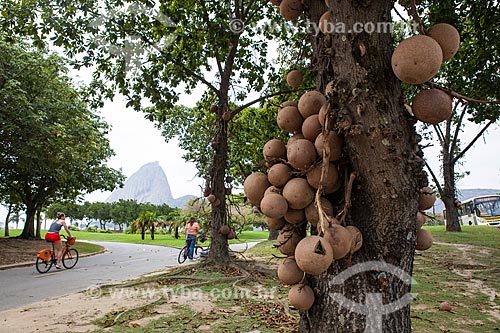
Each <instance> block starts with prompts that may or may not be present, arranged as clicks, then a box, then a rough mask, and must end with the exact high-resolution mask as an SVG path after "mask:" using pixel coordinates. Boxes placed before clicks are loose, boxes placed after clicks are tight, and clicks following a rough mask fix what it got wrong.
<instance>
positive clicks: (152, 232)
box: [150, 224, 155, 240]
mask: <svg viewBox="0 0 500 333" xmlns="http://www.w3.org/2000/svg"><path fill="white" fill-rule="evenodd" d="M150 231H151V239H152V240H155V226H154V224H153V225H152V226H151V228H150Z"/></svg>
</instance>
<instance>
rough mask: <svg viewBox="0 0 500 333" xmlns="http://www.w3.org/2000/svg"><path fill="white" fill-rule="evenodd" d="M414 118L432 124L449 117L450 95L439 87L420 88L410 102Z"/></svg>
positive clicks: (450, 111) (450, 107)
mask: <svg viewBox="0 0 500 333" xmlns="http://www.w3.org/2000/svg"><path fill="white" fill-rule="evenodd" d="M411 108H412V111H413V114H414V115H415V118H417V119H418V120H420V121H422V122H424V123H427V124H432V125H437V124H438V123H440V122H442V121H444V120H446V119H448V118H450V116H451V113H452V100H451V97H450V96H449V95H448V94H447V93H445V92H444V91H442V90H440V89H427V90H422V91H421V92H419V93H418V94H417V96H415V98H414V99H413V102H412V104H411Z"/></svg>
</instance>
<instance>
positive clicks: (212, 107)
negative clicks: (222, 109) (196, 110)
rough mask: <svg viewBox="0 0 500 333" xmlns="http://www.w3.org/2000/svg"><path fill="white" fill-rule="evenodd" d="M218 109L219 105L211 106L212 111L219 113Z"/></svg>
mask: <svg viewBox="0 0 500 333" xmlns="http://www.w3.org/2000/svg"><path fill="white" fill-rule="evenodd" d="M218 109H219V108H218V107H217V105H212V106H210V112H212V113H217V110H218Z"/></svg>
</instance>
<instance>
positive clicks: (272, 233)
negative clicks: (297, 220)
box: [267, 229, 280, 240]
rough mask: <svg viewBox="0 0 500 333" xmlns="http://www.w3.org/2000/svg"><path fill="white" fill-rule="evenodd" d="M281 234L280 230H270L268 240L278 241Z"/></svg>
mask: <svg viewBox="0 0 500 333" xmlns="http://www.w3.org/2000/svg"><path fill="white" fill-rule="evenodd" d="M279 234H280V231H279V230H276V229H269V237H268V238H267V240H276V239H277V238H278V235H279Z"/></svg>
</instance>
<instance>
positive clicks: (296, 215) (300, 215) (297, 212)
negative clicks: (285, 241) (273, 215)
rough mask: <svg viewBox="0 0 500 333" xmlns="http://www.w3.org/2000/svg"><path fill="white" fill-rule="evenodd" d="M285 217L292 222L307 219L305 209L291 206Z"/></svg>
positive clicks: (296, 222) (295, 222)
mask: <svg viewBox="0 0 500 333" xmlns="http://www.w3.org/2000/svg"><path fill="white" fill-rule="evenodd" d="M284 219H285V220H286V221H287V222H288V223H290V224H299V223H301V222H303V221H304V220H305V219H306V215H305V214H304V210H303V209H291V208H289V209H288V211H287V212H286V214H285V215H284Z"/></svg>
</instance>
